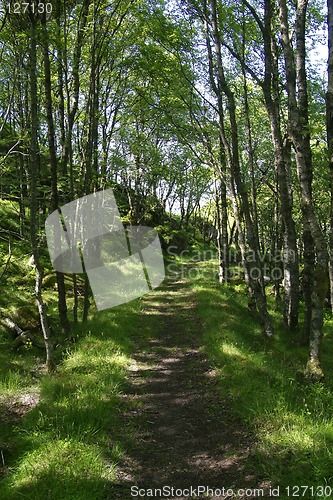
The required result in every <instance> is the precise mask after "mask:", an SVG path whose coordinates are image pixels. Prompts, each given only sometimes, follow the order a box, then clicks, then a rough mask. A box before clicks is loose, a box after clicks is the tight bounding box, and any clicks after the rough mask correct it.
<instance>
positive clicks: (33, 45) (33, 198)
mask: <svg viewBox="0 0 333 500" xmlns="http://www.w3.org/2000/svg"><path fill="white" fill-rule="evenodd" d="M30 19H31V29H30V53H29V56H30V57H29V59H30V60H29V65H30V100H31V101H30V102H31V124H30V239H31V248H32V253H33V258H34V264H35V268H36V282H35V297H36V301H37V307H38V312H39V318H40V323H41V327H42V332H43V337H44V343H45V350H46V367H47V370H48V371H49V372H50V371H52V370H53V368H54V362H53V347H52V342H51V339H50V330H49V326H48V322H47V316H46V310H45V305H44V302H43V296H42V266H41V262H40V256H39V246H38V236H37V235H38V229H39V223H38V201H37V200H38V176H39V168H38V164H39V153H38V137H37V128H38V102H37V75H36V73H37V72H36V68H37V41H36V25H35V17H34V13H30Z"/></svg>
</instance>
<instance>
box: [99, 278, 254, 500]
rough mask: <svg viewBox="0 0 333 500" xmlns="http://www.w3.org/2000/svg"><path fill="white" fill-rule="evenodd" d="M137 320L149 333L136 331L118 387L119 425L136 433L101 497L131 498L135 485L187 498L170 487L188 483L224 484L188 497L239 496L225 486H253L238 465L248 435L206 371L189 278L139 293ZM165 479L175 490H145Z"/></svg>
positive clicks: (149, 495) (184, 486) (248, 441)
mask: <svg viewBox="0 0 333 500" xmlns="http://www.w3.org/2000/svg"><path fill="white" fill-rule="evenodd" d="M141 327H142V332H143V331H145V332H147V328H148V331H149V335H148V337H149V338H148V339H147V335H146V334H145V335H142V334H141V335H140V331H138V338H137V341H136V342H137V347H136V352H135V353H134V356H133V358H134V360H135V362H134V363H133V365H132V366H131V369H130V372H129V376H128V389H127V391H126V393H125V394H124V399H125V401H126V402H127V403H129V404H130V405H132V406H131V407H132V408H133V409H132V410H130V411H129V412H127V413H126V414H125V415H124V416H123V418H124V432H126V426H128V427H127V428H128V429H131V431H130V432H132V429H134V435H135V440H134V443H133V445H131V447H130V449H129V450H126V452H127V453H126V457H125V458H124V461H123V463H121V464H119V469H118V476H117V477H118V481H117V484H116V485H114V486H113V487H112V491H109V492H108V496H107V498H109V499H111V498H112V499H118V498H119V499H122V500H128V499H131V498H135V496H134V495H133V494H136V493H137V492H138V488H140V489H142V490H146V492H144V491H141V492H140V496H137V497H136V498H169V499H177V500H179V499H183V498H194V497H195V493H197V492H193V491H192V494H191V495H189V496H187V493H188V492H187V491H185V492H184V493H181V492H180V491H178V492H177V493H178V496H177V495H176V494H175V493H176V491H175V490H176V489H179V490H186V489H189V488H190V487H191V486H192V487H193V489H196V488H197V487H198V486H205V487H209V488H212V489H222V488H223V487H224V488H225V494H224V495H222V496H216V495H212V494H208V496H207V495H202V494H201V495H199V496H198V497H195V498H206V499H207V498H210V499H215V498H216V499H217V498H219V499H224V498H240V497H238V495H237V494H235V495H234V496H230V491H229V492H228V493H227V489H228V488H233V489H234V491H237V488H258V481H257V478H256V477H255V475H253V474H250V473H249V472H247V471H246V470H244V463H243V462H244V460H245V458H246V457H247V456H248V454H249V453H250V450H251V444H252V440H251V437H250V435H249V433H248V432H247V431H246V429H244V426H242V425H241V424H240V422H239V421H237V419H236V418H235V417H234V416H233V415H232V414H231V412H230V410H228V404H227V403H226V402H225V401H223V399H222V397H221V395H220V394H219V392H218V388H217V385H216V382H215V381H214V377H212V376H211V375H212V374H213V372H212V370H211V369H210V367H209V365H208V362H207V359H206V357H205V354H204V352H203V345H202V341H201V340H200V335H201V329H202V327H201V323H200V319H199V316H198V312H197V305H196V300H195V293H194V292H193V290H191V287H190V282H189V280H187V279H186V278H181V279H178V280H169V281H166V283H165V284H164V285H163V286H162V287H161V288H160V289H158V290H155V291H154V292H152V293H151V294H149V295H148V296H146V297H145V298H144V299H143V311H142V321H141ZM140 338H141V339H142V338H145V340H140ZM165 485H167V486H168V487H169V490H171V487H173V488H174V492H172V491H170V494H169V493H168V490H165V491H164V493H166V495H164V494H163V495H162V496H159V495H158V494H157V495H155V496H152V492H151V491H149V489H150V490H151V489H154V488H162V487H163V486H165ZM131 487H135V489H134V488H133V489H132V491H131ZM179 493H181V494H180V495H179ZM218 493H219V492H218ZM143 494H144V495H143ZM242 498H255V497H254V496H252V495H250V494H249V495H247V496H243V497H242Z"/></svg>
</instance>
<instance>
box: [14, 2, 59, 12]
mask: <svg viewBox="0 0 333 500" xmlns="http://www.w3.org/2000/svg"><path fill="white" fill-rule="evenodd" d="M7 9H8V12H9V13H10V14H24V13H25V12H32V13H33V14H44V12H46V14H51V12H52V4H51V3H44V2H36V3H35V2H14V3H12V2H8V5H7Z"/></svg>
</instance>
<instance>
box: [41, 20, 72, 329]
mask: <svg viewBox="0 0 333 500" xmlns="http://www.w3.org/2000/svg"><path fill="white" fill-rule="evenodd" d="M42 24H43V38H44V43H43V56H44V88H45V107H46V120H47V131H48V143H49V155H50V167H51V207H50V208H51V212H53V211H55V210H58V208H59V204H58V162H57V154H56V147H55V139H54V138H55V131H54V121H53V106H52V89H51V70H50V58H49V44H48V32H47V28H46V13H45V12H44V15H43V21H42ZM56 279H57V290H58V311H59V318H60V324H61V327H62V331H63V333H64V334H68V333H69V331H70V324H69V321H68V316H67V304H66V289H65V277H64V274H63V273H60V272H58V271H56Z"/></svg>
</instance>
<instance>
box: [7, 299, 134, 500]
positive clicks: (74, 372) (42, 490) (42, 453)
mask: <svg viewBox="0 0 333 500" xmlns="http://www.w3.org/2000/svg"><path fill="white" fill-rule="evenodd" d="M140 304H141V302H140V300H136V301H133V302H131V303H129V304H124V305H122V306H119V307H116V308H113V309H112V310H110V311H106V312H104V313H99V314H98V315H96V316H95V317H94V318H91V320H90V321H88V322H87V323H86V324H84V325H81V326H80V327H77V329H76V331H75V332H73V333H74V337H75V339H76V341H75V343H74V344H73V345H71V346H69V347H68V353H67V355H66V356H65V357H64V360H63V362H62V363H61V365H60V366H59V368H58V370H57V372H56V373H55V374H54V375H52V376H49V375H44V377H43V378H42V380H41V383H40V401H39V403H38V404H37V406H36V407H35V408H34V409H32V410H31V411H30V412H28V413H27V414H26V415H25V416H24V417H23V418H22V419H20V420H19V421H18V422H17V423H15V425H14V428H12V429H11V432H10V433H7V438H8V439H9V438H10V441H11V445H10V446H11V453H10V455H9V458H8V463H7V454H6V450H5V453H4V455H5V456H4V458H5V461H6V467H7V470H6V472H7V474H6V476H5V477H4V479H3V481H2V483H1V485H0V498H4V499H8V500H10V499H14V498H15V499H16V498H27V499H31V500H32V499H45V498H48V499H50V500H52V499H54V500H58V499H59V498H61V499H68V500H75V499H78V500H79V499H83V498H93V499H98V498H104V495H105V492H106V491H107V489H108V487H109V486H110V485H111V484H112V483H113V482H114V479H115V472H114V471H115V467H116V464H117V462H118V461H119V459H120V457H121V455H122V453H123V450H124V447H126V445H127V443H128V441H129V440H130V439H131V431H130V429H125V430H124V428H123V425H124V423H123V422H122V419H121V414H122V412H123V411H124V405H125V403H124V401H123V400H122V398H121V394H122V390H123V388H124V384H125V374H126V368H127V367H128V366H129V365H130V363H131V357H130V354H131V351H132V349H133V339H135V338H136V335H137V333H138V332H137V330H138V327H137V324H138V322H139V318H140V316H139V312H140V307H141V305H140ZM20 383H21V382H20V379H19V377H18V376H17V375H15V374H13V373H11V372H8V374H7V376H6V377H5V378H3V380H2V384H3V385H4V384H5V385H7V386H12V387H13V389H14V391H13V392H15V391H18V390H19V389H20V390H21V389H22V387H21V385H20ZM27 389H28V388H27Z"/></svg>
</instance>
